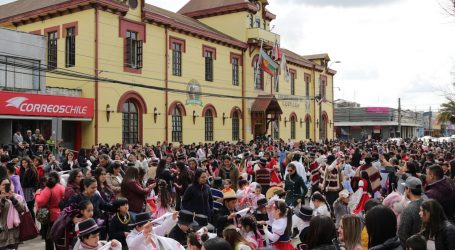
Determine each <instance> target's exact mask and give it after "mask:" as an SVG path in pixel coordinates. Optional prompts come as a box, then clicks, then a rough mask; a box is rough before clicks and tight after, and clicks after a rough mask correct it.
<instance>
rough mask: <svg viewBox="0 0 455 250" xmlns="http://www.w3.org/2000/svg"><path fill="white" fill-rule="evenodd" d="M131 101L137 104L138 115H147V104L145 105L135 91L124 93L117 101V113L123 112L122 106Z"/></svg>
mask: <svg viewBox="0 0 455 250" xmlns="http://www.w3.org/2000/svg"><path fill="white" fill-rule="evenodd" d="M129 99H133V100H134V102H135V103H136V104H137V106H138V108H139V111H140V113H141V114H142V113H144V114H147V104H146V103H145V100H144V98H142V96H141V94H139V93H138V92H136V91H133V90H130V91H128V92H125V93H124V94H123V95H122V96H121V97H120V99H119V101H118V104H117V112H123V104H124V103H125V102H126V101H127V100H129Z"/></svg>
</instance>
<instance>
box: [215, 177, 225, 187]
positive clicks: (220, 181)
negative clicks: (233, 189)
mask: <svg viewBox="0 0 455 250" xmlns="http://www.w3.org/2000/svg"><path fill="white" fill-rule="evenodd" d="M221 184H223V179H221V177H219V176H217V177H215V178H214V179H213V185H214V186H216V187H217V186H221Z"/></svg>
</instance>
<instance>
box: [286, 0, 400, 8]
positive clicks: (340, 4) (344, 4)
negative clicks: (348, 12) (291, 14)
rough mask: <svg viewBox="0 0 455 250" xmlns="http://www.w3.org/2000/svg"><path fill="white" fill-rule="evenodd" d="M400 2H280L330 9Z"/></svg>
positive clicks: (364, 0)
mask: <svg viewBox="0 0 455 250" xmlns="http://www.w3.org/2000/svg"><path fill="white" fill-rule="evenodd" d="M399 1H400V0H282V2H283V3H289V4H294V5H295V4H306V5H311V6H331V7H342V8H350V7H371V6H378V5H386V4H391V3H395V2H399Z"/></svg>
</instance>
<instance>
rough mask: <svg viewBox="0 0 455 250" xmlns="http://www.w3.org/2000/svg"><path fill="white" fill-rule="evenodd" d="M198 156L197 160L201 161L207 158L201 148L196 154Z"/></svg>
mask: <svg viewBox="0 0 455 250" xmlns="http://www.w3.org/2000/svg"><path fill="white" fill-rule="evenodd" d="M196 155H197V158H198V159H201V158H205V151H204V149H203V148H199V149H198V150H197V152H196Z"/></svg>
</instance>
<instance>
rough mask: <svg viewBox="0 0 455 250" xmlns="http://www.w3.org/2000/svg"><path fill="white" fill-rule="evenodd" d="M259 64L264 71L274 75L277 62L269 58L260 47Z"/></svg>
mask: <svg viewBox="0 0 455 250" xmlns="http://www.w3.org/2000/svg"><path fill="white" fill-rule="evenodd" d="M259 65H260V66H261V68H262V69H263V70H264V71H265V72H267V73H269V74H270V75H272V76H275V75H276V70H277V68H278V64H277V63H276V62H274V61H273V60H272V58H270V56H269V55H267V53H265V51H264V50H263V49H262V48H261V50H260V52H259Z"/></svg>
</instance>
